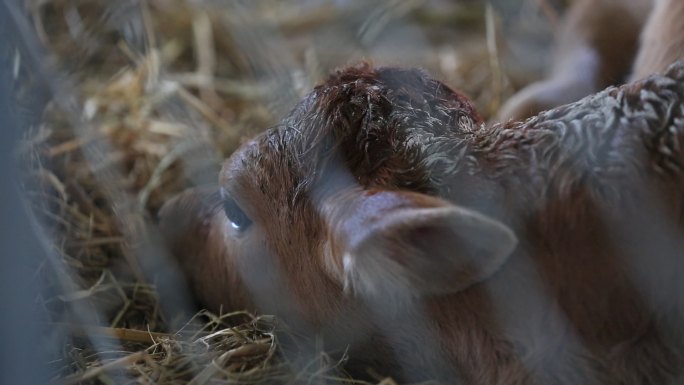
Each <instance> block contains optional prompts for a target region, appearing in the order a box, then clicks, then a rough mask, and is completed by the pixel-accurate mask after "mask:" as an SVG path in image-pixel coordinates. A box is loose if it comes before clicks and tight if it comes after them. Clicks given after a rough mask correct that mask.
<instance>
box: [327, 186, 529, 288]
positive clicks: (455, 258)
mask: <svg viewBox="0 0 684 385" xmlns="http://www.w3.org/2000/svg"><path fill="white" fill-rule="evenodd" d="M344 201H345V204H342V205H340V206H339V207H337V208H335V209H330V210H327V212H328V213H329V214H331V215H332V217H331V218H332V220H333V221H334V222H333V223H334V225H333V227H332V228H333V234H332V238H333V241H332V242H331V245H332V248H331V252H330V253H328V258H332V259H334V261H333V263H332V264H329V266H337V269H338V274H337V275H338V276H340V277H341V278H342V279H343V283H344V286H345V289H347V290H351V291H353V292H354V293H355V294H357V295H361V296H366V297H368V298H376V299H379V300H393V299H394V300H402V299H406V298H412V297H416V296H422V295H434V294H448V293H455V292H458V291H461V290H463V289H466V288H467V287H469V286H471V285H473V284H475V283H477V282H480V281H482V280H484V279H486V278H488V277H489V276H490V275H492V274H493V273H494V272H496V271H497V269H498V268H499V267H501V265H502V264H503V263H504V262H505V261H506V259H507V257H508V256H509V255H510V254H511V253H512V251H513V249H514V248H515V246H516V244H517V239H516V237H515V234H514V233H513V231H512V230H511V229H510V228H509V227H508V226H506V225H505V224H503V223H501V222H499V221H497V220H495V219H493V218H490V217H487V216H485V215H483V214H481V213H478V212H476V211H473V210H470V209H466V208H464V207H459V206H455V205H453V204H450V203H448V202H445V201H443V200H441V199H437V198H434V197H430V196H427V195H424V194H418V193H411V192H390V191H376V192H367V191H366V192H358V193H357V194H356V196H355V197H352V198H349V197H347V198H346V199H344ZM338 202H339V201H338ZM329 262H330V261H329Z"/></svg>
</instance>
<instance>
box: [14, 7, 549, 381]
mask: <svg viewBox="0 0 684 385" xmlns="http://www.w3.org/2000/svg"><path fill="white" fill-rule="evenodd" d="M307 3H308V4H309V6H307V7H296V6H294V5H293V4H292V3H289V2H277V1H258V2H253V3H247V4H239V3H234V4H233V3H231V4H230V5H225V6H223V7H218V6H216V5H212V4H211V3H206V4H202V3H200V2H181V1H176V0H149V1H147V2H142V3H135V2H111V1H107V0H78V1H73V0H40V1H39V0H26V2H25V4H26V8H27V12H28V14H29V16H30V20H31V22H32V26H33V29H34V32H35V33H36V34H37V36H38V38H39V40H40V43H41V45H42V46H43V47H44V48H45V49H46V50H47V53H48V58H49V59H50V61H54V63H56V67H54V68H52V67H51V68H52V69H53V71H54V73H55V74H59V75H60V76H58V78H59V79H53V80H52V81H54V82H55V83H54V85H56V86H58V87H62V88H59V89H61V90H63V94H60V95H58V96H57V97H55V98H54V99H53V100H52V101H51V102H50V103H49V104H48V106H47V108H46V109H45V111H44V114H43V119H42V124H40V125H38V126H36V127H35V128H34V129H33V130H32V131H31V132H28V133H27V134H26V140H25V142H24V143H23V144H22V146H21V147H20V148H19V149H18V154H19V157H20V159H21V160H22V164H23V166H24V169H25V175H26V184H25V192H26V196H27V197H28V203H29V206H30V207H31V209H32V213H33V215H35V217H36V218H37V219H38V221H39V222H40V223H41V224H42V225H43V227H44V228H45V229H46V230H47V233H48V234H49V236H50V242H49V243H50V245H51V247H52V250H51V252H52V253H53V254H54V255H55V256H56V257H57V258H54V259H52V260H48V261H46V262H45V263H44V264H43V265H42V266H41V268H40V269H39V270H38V271H37V272H36V277H37V278H36V280H37V281H40V282H44V283H45V284H44V288H43V293H44V296H43V297H42V298H40V301H39V302H40V306H41V307H42V309H43V312H44V314H45V317H46V319H47V320H48V321H49V329H50V330H51V332H52V336H51V337H50V338H51V340H52V341H55V346H61V347H62V349H61V353H60V357H59V359H57V360H55V361H54V362H52V363H50V365H49V366H50V368H51V369H52V370H53V381H54V383H55V384H65V385H66V384H90V383H93V384H95V383H97V384H113V383H155V384H180V383H191V384H196V385H200V384H208V383H211V384H222V383H236V384H237V383H239V384H256V383H299V382H307V383H326V382H332V381H344V382H345V383H359V384H361V383H365V382H363V381H354V380H352V379H349V378H346V377H344V374H343V371H342V370H341V368H340V366H341V362H332V361H331V360H330V359H329V358H328V357H327V356H326V355H325V354H323V353H322V354H321V355H320V357H318V358H317V359H316V360H315V362H311V363H310V365H308V366H307V367H306V368H305V370H303V371H299V372H298V371H293V370H292V366H291V365H289V364H288V363H287V362H285V361H284V358H283V357H282V356H281V355H279V354H278V345H277V339H276V338H275V330H276V329H277V328H278V327H279V326H278V324H277V322H276V321H275V320H273V319H272V318H271V317H267V316H263V315H259V316H257V315H251V314H247V313H234V314H225V315H214V314H211V313H209V312H206V311H203V312H200V313H198V314H197V315H195V316H194V317H193V318H192V319H190V320H187V319H183V317H182V316H179V319H165V318H164V316H163V315H162V314H174V313H173V312H171V313H169V312H164V311H162V307H163V306H164V304H161V303H160V300H159V299H160V294H159V293H160V291H163V290H161V289H160V286H159V285H160V284H159V282H157V281H155V276H154V274H153V275H152V276H150V273H149V271H150V268H149V266H148V267H147V268H146V267H145V266H146V265H149V260H150V259H153V257H152V254H155V253H158V252H161V251H158V250H157V249H156V248H158V247H159V243H158V242H156V241H155V235H154V217H155V215H156V213H157V211H158V210H159V208H160V207H161V205H162V204H163V202H164V201H166V200H167V199H168V198H169V197H171V196H172V195H174V194H175V193H177V192H179V191H181V190H182V189H184V188H186V187H189V186H192V185H197V184H201V183H205V182H208V181H213V180H214V179H215V177H216V171H217V165H218V164H219V162H220V159H221V158H223V157H225V156H228V155H229V154H230V153H231V152H232V151H233V150H235V148H237V147H238V146H239V145H240V143H241V142H242V141H243V140H244V139H246V138H248V137H250V136H252V135H254V134H255V133H258V132H260V131H262V130H263V129H265V128H267V127H269V126H270V125H272V124H273V123H274V122H276V120H277V117H278V116H280V115H281V114H283V113H284V112H285V111H287V110H288V109H289V108H290V107H291V106H292V104H293V103H294V102H296V100H297V99H298V98H299V97H300V96H301V95H303V94H305V93H306V92H307V91H308V90H309V89H310V88H311V87H312V85H313V84H315V83H316V82H317V81H319V80H320V79H321V78H322V76H324V74H325V73H326V72H328V71H330V70H331V69H333V68H335V67H338V66H341V65H344V64H347V63H349V62H353V61H355V60H357V59H361V58H368V59H372V60H373V61H375V62H377V63H383V64H401V65H417V66H422V67H424V68H427V69H428V70H429V71H431V72H432V73H434V74H435V75H436V76H437V77H439V78H441V79H443V80H445V81H447V82H449V83H451V84H453V85H455V86H457V87H458V88H460V89H461V90H463V91H464V92H465V93H466V94H468V95H470V96H471V97H472V98H473V100H474V101H475V103H476V104H477V105H478V106H479V108H480V111H481V112H483V115H485V116H490V115H491V114H492V113H494V112H495V111H496V109H497V108H498V106H499V103H500V101H502V100H505V98H506V97H507V96H508V95H510V94H511V93H512V92H513V87H512V86H511V84H512V82H511V81H510V79H509V76H508V74H507V73H506V71H504V70H502V59H501V58H500V57H499V55H500V51H501V49H500V47H499V46H500V45H501V36H502V34H501V33H500V31H499V29H500V28H501V25H502V24H501V20H500V19H499V18H497V17H496V15H495V14H494V11H493V10H491V9H490V10H489V11H488V12H487V13H486V15H487V17H486V18H485V8H484V6H482V4H480V3H477V2H465V3H464V4H459V3H456V4H453V3H448V4H438V5H437V6H435V5H434V4H432V5H430V4H428V3H427V2H425V1H403V2H399V1H383V2H380V3H377V4H375V3H374V4H373V5H368V4H367V3H366V2H362V1H359V2H351V3H352V4H351V5H349V6H338V7H336V6H334V5H333V3H332V2H325V1H309V2H307ZM371 3H373V2H371ZM438 3H439V2H438ZM540 3H541V4H543V5H544V12H546V13H547V14H548V13H550V12H551V11H550V8H549V7H550V6H549V4H548V2H546V1H544V2H540ZM528 6H529V5H528ZM369 15H370V16H369ZM485 20H486V25H487V28H486V29H485ZM526 22H527V21H526ZM407 25H410V26H411V28H419V29H420V30H421V31H422V32H421V34H420V36H419V37H420V38H419V39H417V40H414V41H408V42H403V43H402V44H404V45H403V46H402V47H403V48H402V50H401V52H397V51H396V50H393V49H392V48H391V47H394V46H396V44H397V41H396V40H392V38H391V36H392V35H395V34H399V35H401V34H402V33H408V32H410V31H411V29H406V26H407ZM387 31H390V33H387ZM407 31H408V32H407ZM330 36H334V38H335V44H329V43H330V40H329V39H330ZM456 36H457V37H458V39H456V38H455V37H456ZM326 39H328V40H326ZM331 46H332V47H331ZM386 46H387V47H390V49H386V48H384V47H386ZM513 83H515V82H513ZM153 270H154V269H153ZM159 281H162V280H161V279H160V280H159ZM339 376H343V377H344V378H339ZM378 381H380V383H383V384H386V385H388V384H391V383H393V382H392V381H391V380H389V379H385V380H382V379H380V378H379V379H378Z"/></svg>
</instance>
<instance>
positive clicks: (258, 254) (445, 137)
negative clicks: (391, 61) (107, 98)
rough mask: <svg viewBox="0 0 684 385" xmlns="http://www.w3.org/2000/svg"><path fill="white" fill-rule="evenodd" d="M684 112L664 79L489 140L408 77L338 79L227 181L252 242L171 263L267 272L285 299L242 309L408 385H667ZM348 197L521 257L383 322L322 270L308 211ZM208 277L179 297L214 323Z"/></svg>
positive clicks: (219, 290) (320, 242)
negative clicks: (498, 244)
mask: <svg viewBox="0 0 684 385" xmlns="http://www.w3.org/2000/svg"><path fill="white" fill-rule="evenodd" d="M683 102H684V64H682V63H680V64H678V65H676V66H673V67H671V68H670V69H669V70H668V72H667V73H666V74H664V75H662V76H654V77H651V78H649V79H647V80H646V81H644V82H640V83H635V84H631V85H628V86H623V87H620V88H609V89H607V90H605V91H603V92H600V93H598V94H596V95H593V96H590V97H588V98H585V99H583V100H581V101H579V102H577V103H574V104H571V105H568V106H563V107H559V108H557V109H555V110H551V111H548V112H545V113H542V114H541V115H539V116H537V117H534V118H532V119H530V120H527V121H525V122H520V123H511V124H506V125H496V126H493V127H486V126H484V125H483V124H482V121H481V119H480V118H479V117H478V116H477V114H476V113H475V111H474V109H473V107H472V105H471V104H470V103H469V102H468V101H467V100H466V99H465V98H464V97H463V96H461V95H460V94H458V93H456V92H454V91H453V90H451V89H449V88H448V87H447V86H445V85H444V84H443V83H440V82H438V81H436V80H434V79H431V78H429V77H428V76H427V75H426V74H425V73H423V72H421V71H417V70H404V69H396V68H373V67H372V66H369V65H367V64H362V65H359V66H356V67H352V68H349V69H346V70H342V71H339V72H337V73H336V74H334V75H332V76H331V77H330V78H329V79H328V80H327V81H326V82H324V83H323V84H322V85H321V86H319V87H317V88H316V89H315V90H314V91H313V92H312V93H311V94H310V95H309V96H307V97H306V98H305V99H304V100H303V101H302V102H300V104H299V105H298V106H297V107H296V108H295V109H294V110H293V112H292V113H291V114H290V115H289V116H288V117H286V118H285V119H284V120H283V121H282V123H281V124H279V125H278V126H277V127H275V128H273V129H271V130H269V131H267V132H266V133H264V134H263V135H261V136H259V137H257V138H256V139H255V140H253V141H252V142H250V143H248V144H246V145H245V146H244V147H243V148H242V149H240V150H239V151H238V152H236V154H235V155H233V156H232V157H231V159H229V160H228V161H227V162H226V164H225V165H224V170H223V171H222V174H221V185H222V188H223V189H224V190H226V191H227V193H229V194H232V195H233V196H234V197H235V199H236V201H238V202H241V203H242V205H243V206H244V207H243V209H244V210H245V212H246V213H247V214H248V215H250V217H251V219H252V220H253V221H254V223H255V226H256V227H255V228H254V229H253V234H251V235H246V236H244V237H243V238H249V237H250V236H256V235H260V237H259V238H258V241H257V238H255V239H254V240H247V241H244V243H245V245H249V248H247V247H246V246H245V245H243V246H239V247H238V246H235V248H234V249H232V250H231V249H228V248H227V246H226V245H225V244H221V245H218V244H207V245H204V246H202V245H197V243H193V245H194V246H193V247H192V248H194V249H195V250H189V249H188V247H184V248H183V249H182V251H180V252H178V251H177V252H176V255H177V257H178V258H180V259H184V258H186V259H187V257H188V255H196V254H201V251H202V250H205V249H212V250H216V249H217V248H218V249H220V250H222V251H221V252H222V253H223V254H222V257H223V258H224V259H228V260H237V261H238V262H237V263H236V264H237V265H240V264H245V265H249V264H250V263H251V264H256V263H257V261H258V263H259V264H260V266H261V264H264V265H267V266H270V267H269V269H272V270H273V271H279V272H280V275H279V276H280V277H281V278H282V282H280V281H279V282H278V283H277V285H275V284H271V283H269V285H271V286H268V285H266V286H265V288H262V289H259V290H265V291H264V292H263V293H262V294H264V293H265V294H269V295H270V296H271V297H272V298H270V300H269V299H268V298H266V299H263V298H262V300H261V301H260V300H259V298H257V299H256V300H255V306H257V307H260V306H261V307H263V308H264V309H263V310H264V311H268V312H274V313H276V314H277V315H279V316H281V318H282V319H284V320H285V322H289V323H291V324H295V325H299V326H300V327H301V328H302V329H301V331H305V330H309V331H314V332H316V333H321V334H322V335H323V337H324V338H327V339H328V340H329V341H330V340H332V341H333V342H332V343H331V344H330V345H328V346H330V347H333V348H336V349H343V348H344V346H346V344H350V345H351V346H352V350H351V353H350V354H351V359H352V362H354V361H355V360H358V361H361V362H365V363H369V362H370V363H373V365H375V367H376V368H380V369H378V370H380V371H382V372H383V373H387V374H392V375H395V376H398V377H403V378H405V379H408V380H420V379H427V378H441V379H442V380H444V381H446V382H449V383H453V382H457V381H460V382H461V383H464V384H483V385H484V384H521V385H522V384H525V385H529V384H580V383H581V384H616V385H617V384H634V385H637V384H668V383H676V382H677V381H679V378H680V377H681V376H682V369H683V368H684V360H683V359H682V357H683V356H682V353H683V352H684V349H683V347H684V344H682V342H684V339H683V338H681V335H679V329H680V328H681V327H680V326H678V325H681V321H682V309H683V307H682V302H684V301H682V300H681V299H680V297H681V295H682V293H683V292H684V291H683V289H684V284H682V283H680V281H682V280H681V279H680V277H681V273H682V272H684V271H683V270H682V269H681V268H682V267H684V266H682V265H683V263H682V262H681V261H684V259H682V258H684V256H683V255H682V253H683V250H684V245H682V242H681V238H682V236H681V235H682V217H681V213H682V204H681V201H682V192H684V189H683V188H684V186H683V185H682V182H683V181H684V177H683V176H682V167H683V162H684V154H683V153H682V149H681V145H680V144H681V140H682V138H683V137H682V135H684V118H683V117H682V115H683V114H684V110H683V108H684V107H683V104H682V103H683ZM350 187H353V188H362V189H371V188H382V189H386V190H395V191H401V190H410V191H414V192H420V193H426V194H430V195H435V196H439V197H441V198H444V199H447V200H449V201H451V202H453V203H454V204H457V205H461V206H465V207H469V208H472V209H476V210H478V211H481V212H483V213H486V214H488V215H490V216H492V217H494V218H497V219H499V220H501V221H502V222H504V223H506V224H507V225H509V226H510V227H511V228H512V229H513V230H514V231H515V232H516V233H517V235H518V238H519V239H520V240H521V243H520V245H519V247H518V248H517V249H516V251H515V252H514V253H513V255H511V256H510V258H509V261H508V262H507V263H506V264H505V265H504V266H503V268H502V269H501V270H500V271H499V272H498V273H497V274H495V275H494V276H492V277H491V278H490V279H488V280H487V281H486V282H484V283H482V284H480V285H476V286H473V287H471V288H469V289H467V290H465V291H462V292H459V293H456V294H448V295H436V296H429V297H425V298H422V299H421V300H419V301H417V302H415V303H414V306H408V307H405V308H402V310H401V311H400V312H398V313H397V312H396V311H395V312H390V313H386V312H383V309H384V307H383V306H384V304H382V303H379V302H373V301H370V302H369V301H365V302H364V301H362V300H359V299H358V298H355V297H350V296H349V295H347V294H346V293H345V291H344V287H343V285H342V283H340V280H336V279H335V276H334V274H331V273H330V271H331V270H335V266H332V267H331V266H329V265H326V258H329V257H330V256H329V254H330V253H331V252H330V251H329V250H327V249H326V245H327V242H326V239H327V238H329V237H330V232H331V231H332V229H331V228H330V225H329V223H327V222H326V218H325V217H324V216H323V215H322V214H321V212H320V210H319V207H318V204H319V203H320V202H322V201H324V200H325V199H326V197H328V196H330V195H332V194H334V193H335V192H339V191H340V190H345V189H348V188H350ZM176 209H179V210H182V209H180V208H176ZM168 211H171V212H172V211H173V208H171V209H167V212H168ZM186 214H188V215H196V214H195V213H193V212H192V211H191V212H189V213H186ZM214 216H215V218H224V221H225V217H223V214H222V213H220V212H218V213H215V214H214ZM217 221H218V220H217ZM219 222H220V221H219ZM215 223H217V222H216V221H215V222H211V224H209V225H204V226H210V227H211V226H218V225H216V224H215ZM201 226H203V225H202V224H200V223H198V224H197V225H196V227H201ZM218 229H219V230H220V228H218ZM217 231H218V230H217ZM225 231H227V230H225ZM240 237H241V235H239V234H238V235H236V236H235V240H234V242H236V243H240V242H243V241H241V240H240ZM216 242H218V241H216ZM192 248H191V249H192ZM198 250H199V251H198ZM212 255H213V254H212ZM197 263H207V264H211V263H213V262H212V261H211V260H206V261H201V262H200V261H198V262H197ZM208 268H211V266H208ZM190 274H191V275H192V274H201V272H199V273H198V271H194V272H193V271H191V272H190ZM204 278H205V276H197V275H196V276H194V277H191V280H192V279H194V280H195V281H201V283H200V286H201V287H202V288H203V289H202V290H203V291H200V294H201V295H204V296H207V294H206V293H212V295H211V300H210V301H209V304H210V305H212V306H218V305H219V303H220V295H225V296H230V295H231V290H234V289H226V287H227V286H231V285H234V284H235V283H234V282H230V283H229V282H221V281H219V280H209V281H203V279H204ZM225 279H226V280H230V279H231V278H230V277H228V276H227V277H226V278H225ZM274 285H275V286H274ZM231 287H232V286H231ZM252 289H253V290H252V292H254V290H256V291H257V292H259V290H257V289H254V288H252ZM276 289H277V290H276ZM269 290H271V291H269ZM273 290H276V291H273ZM202 293H204V294H202ZM205 300H207V298H205ZM226 303H228V302H226ZM230 303H232V304H233V305H236V304H235V303H233V302H230ZM356 327H358V328H359V330H354V329H355V328H356Z"/></svg>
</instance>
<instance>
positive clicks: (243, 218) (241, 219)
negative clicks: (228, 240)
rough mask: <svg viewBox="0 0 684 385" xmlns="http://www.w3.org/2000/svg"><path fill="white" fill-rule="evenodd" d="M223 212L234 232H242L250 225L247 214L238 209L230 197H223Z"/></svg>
mask: <svg viewBox="0 0 684 385" xmlns="http://www.w3.org/2000/svg"><path fill="white" fill-rule="evenodd" d="M223 211H224V212H225V213H226V217H228V220H229V221H230V225H231V226H233V228H234V229H235V230H238V231H244V230H247V228H248V227H249V226H250V225H251V224H252V220H251V219H249V217H248V216H247V214H245V212H244V211H242V209H241V208H240V206H238V205H237V203H235V200H233V198H231V197H224V199H223Z"/></svg>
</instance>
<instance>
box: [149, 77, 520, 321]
mask: <svg viewBox="0 0 684 385" xmlns="http://www.w3.org/2000/svg"><path fill="white" fill-rule="evenodd" d="M481 123H482V122H481V119H480V118H479V116H478V115H477V113H476V112H475V110H474V109H473V106H472V105H471V104H470V102H468V101H467V100H466V99H465V98H464V97H463V96H461V95H459V94H458V93H456V92H454V91H453V90H451V89H450V88H449V87H447V86H446V85H444V84H442V83H440V82H438V81H436V80H433V79H431V78H429V77H427V76H426V75H425V74H424V73H422V72H420V71H416V70H401V69H396V68H372V67H370V66H369V65H365V64H364V65H359V66H356V67H352V68H348V69H346V70H343V71H339V72H337V73H336V74H334V75H332V76H331V77H330V78H329V79H328V80H327V81H326V82H325V83H323V84H322V85H320V86H318V87H316V88H315V89H314V90H313V92H312V93H311V94H309V95H308V96H307V97H306V98H305V99H304V100H303V101H301V102H300V103H299V104H298V105H297V106H296V107H295V108H294V110H293V111H292V112H291V114H290V115H289V116H288V117H286V118H285V119H284V120H283V121H282V122H281V123H280V124H278V125H277V126H276V127H274V128H271V129H270V130H268V131H266V132H264V133H263V134H261V135H260V136H258V137H256V138H255V139H253V140H252V141H250V142H248V143H246V144H244V145H243V146H242V147H241V148H240V149H238V150H237V151H236V152H235V153H234V154H233V155H232V156H231V157H230V158H229V159H228V160H226V162H225V163H224V165H223V169H222V171H221V174H220V178H219V187H218V188H217V191H216V192H214V193H212V192H207V191H202V190H191V191H189V192H186V193H184V194H182V195H181V196H179V197H178V198H176V199H174V200H172V201H170V202H169V203H167V205H166V206H165V207H164V209H163V210H162V213H161V225H162V228H163V229H164V231H165V232H166V233H167V234H173V235H171V247H172V251H173V253H174V255H175V256H176V258H177V259H178V260H179V261H180V263H181V265H182V266H183V269H184V270H185V271H186V272H187V273H188V276H189V278H190V281H191V282H192V283H193V287H194V288H195V290H196V293H197V294H198V296H199V297H200V299H201V300H203V301H204V302H205V304H206V305H208V306H209V307H212V308H218V306H219V305H225V306H229V307H238V308H240V307H251V306H255V307H257V308H259V309H260V310H262V311H265V312H269V313H275V314H277V315H279V316H281V317H283V318H285V319H286V321H289V322H293V320H294V321H295V322H296V321H298V320H304V321H306V322H307V324H308V325H311V324H314V325H324V324H325V323H326V322H329V321H330V319H333V318H334V317H337V316H338V314H339V313H340V312H341V309H344V308H345V305H348V304H350V303H366V304H368V303H369V301H370V302H371V303H376V301H389V302H391V303H394V304H399V305H400V304H402V303H405V301H407V300H413V299H417V298H421V297H424V296H432V295H441V294H450V293H456V292H458V291H461V290H463V289H465V288H467V287H469V286H470V285H473V284H475V283H477V282H479V281H481V280H483V279H486V278H487V277H488V276H489V275H491V274H492V273H493V272H495V271H496V270H497V268H499V267H500V266H501V265H502V264H503V263H504V262H505V260H506V257H507V256H508V255H509V254H510V253H511V252H512V250H513V248H514V247H515V244H516V238H515V236H514V234H513V233H512V231H511V230H510V229H509V228H508V227H507V226H505V225H504V224H502V223H501V222H499V221H497V220H495V219H492V218H490V217H487V216H485V215H483V214H481V213H478V212H476V211H474V210H472V209H468V208H465V207H461V206H457V205H455V204H453V203H450V202H449V201H447V200H443V199H441V198H439V197H438V196H437V195H438V194H439V193H440V191H443V189H444V188H445V183H446V181H447V179H448V176H449V175H452V174H454V173H457V172H458V171H459V167H460V163H459V161H458V159H455V157H457V156H459V154H461V155H462V154H463V151H465V149H466V147H467V139H468V137H470V136H472V135H474V133H475V132H476V131H477V130H479V129H482V127H481ZM457 187H458V186H452V187H449V188H457ZM200 202H207V203H205V204H203V203H200ZM180 218H184V219H180ZM179 226H182V228H179Z"/></svg>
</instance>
